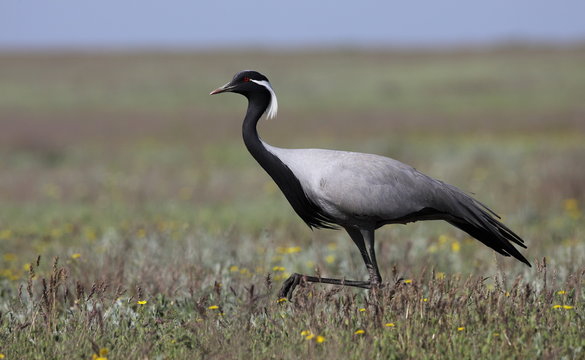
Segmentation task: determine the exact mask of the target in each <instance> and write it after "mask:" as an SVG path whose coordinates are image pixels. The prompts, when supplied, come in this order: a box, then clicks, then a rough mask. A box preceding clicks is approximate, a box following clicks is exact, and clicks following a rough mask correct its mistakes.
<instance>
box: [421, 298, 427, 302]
mask: <svg viewBox="0 0 585 360" xmlns="http://www.w3.org/2000/svg"><path fill="white" fill-rule="evenodd" d="M421 301H422V302H427V301H429V299H428V298H422V300H421Z"/></svg>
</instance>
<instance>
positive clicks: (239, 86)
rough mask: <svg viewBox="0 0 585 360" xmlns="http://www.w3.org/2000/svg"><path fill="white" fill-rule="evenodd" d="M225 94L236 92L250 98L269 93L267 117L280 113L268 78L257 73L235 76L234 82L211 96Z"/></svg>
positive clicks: (218, 89) (213, 92)
mask: <svg viewBox="0 0 585 360" xmlns="http://www.w3.org/2000/svg"><path fill="white" fill-rule="evenodd" d="M223 92H234V93H238V94H242V95H244V96H245V97H247V98H250V95H252V94H253V93H255V92H268V94H269V95H270V104H269V105H268V109H267V115H266V116H267V117H268V118H269V119H272V118H274V117H276V112H277V111H278V101H277V100H276V94H275V93H274V90H273V89H272V85H270V82H269V81H268V78H267V77H266V76H264V75H262V74H260V73H259V72H257V71H253V70H244V71H240V72H239V73H237V74H236V75H234V78H233V79H232V81H230V82H229V83H227V84H225V85H224V86H222V87H220V88H217V89H215V90H213V91H212V92H211V93H210V95H215V94H220V93H223Z"/></svg>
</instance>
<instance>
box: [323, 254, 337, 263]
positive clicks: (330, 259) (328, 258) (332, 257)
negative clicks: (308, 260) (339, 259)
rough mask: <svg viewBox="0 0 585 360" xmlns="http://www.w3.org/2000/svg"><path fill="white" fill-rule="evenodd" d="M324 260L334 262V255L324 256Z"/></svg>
mask: <svg viewBox="0 0 585 360" xmlns="http://www.w3.org/2000/svg"><path fill="white" fill-rule="evenodd" d="M325 262H326V263H327V264H333V263H334V262H335V256H334V255H327V256H325Z"/></svg>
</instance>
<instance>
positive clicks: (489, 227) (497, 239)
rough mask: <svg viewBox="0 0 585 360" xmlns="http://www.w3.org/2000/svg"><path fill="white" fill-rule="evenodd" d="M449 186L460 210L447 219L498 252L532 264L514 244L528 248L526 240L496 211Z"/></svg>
mask: <svg viewBox="0 0 585 360" xmlns="http://www.w3.org/2000/svg"><path fill="white" fill-rule="evenodd" d="M449 187H450V190H451V195H452V196H453V198H454V199H455V201H456V203H457V205H458V206H457V209H458V211H455V212H452V215H454V217H453V218H451V219H449V220H447V221H448V222H449V223H450V224H451V225H453V226H455V227H457V228H459V229H461V230H463V231H465V232H466V233H468V234H469V235H471V236H473V237H474V238H476V239H477V240H479V241H481V242H482V243H484V244H485V245H486V246H488V247H490V248H492V249H494V250H495V251H496V252H498V253H500V254H502V255H504V256H513V257H515V258H516V259H518V260H520V261H522V262H523V263H525V264H526V265H528V266H532V265H530V262H529V261H528V260H527V259H526V258H525V257H524V256H523V255H522V254H521V253H520V252H519V251H518V250H517V249H516V248H515V247H514V245H512V244H516V245H518V246H520V247H522V248H526V245H525V244H524V240H522V238H521V237H520V236H518V235H517V234H515V233H514V232H513V231H512V230H510V228H508V227H507V226H506V225H504V224H502V223H501V222H500V221H499V220H498V219H499V218H500V217H499V216H498V215H497V214H496V213H495V212H494V211H492V210H491V209H490V208H488V207H487V206H485V205H484V204H482V203H480V202H479V201H477V200H475V199H474V198H472V197H471V196H469V195H467V194H465V193H463V192H462V191H461V190H459V189H457V188H456V187H454V186H449ZM495 217H497V218H498V219H496V218H495Z"/></svg>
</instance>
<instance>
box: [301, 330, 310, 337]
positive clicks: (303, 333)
mask: <svg viewBox="0 0 585 360" xmlns="http://www.w3.org/2000/svg"><path fill="white" fill-rule="evenodd" d="M310 333H311V331H309V330H303V331H301V336H307V335H309V334H310Z"/></svg>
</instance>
